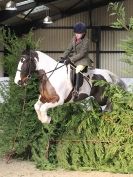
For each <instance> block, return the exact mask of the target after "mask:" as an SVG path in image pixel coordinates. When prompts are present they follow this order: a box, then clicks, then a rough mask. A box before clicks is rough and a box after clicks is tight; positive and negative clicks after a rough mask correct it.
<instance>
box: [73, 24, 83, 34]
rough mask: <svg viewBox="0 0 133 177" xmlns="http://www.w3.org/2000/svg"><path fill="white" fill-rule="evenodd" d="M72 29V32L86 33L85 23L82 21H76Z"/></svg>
mask: <svg viewBox="0 0 133 177" xmlns="http://www.w3.org/2000/svg"><path fill="white" fill-rule="evenodd" d="M73 29H74V33H79V34H80V33H86V25H85V24H84V23H82V22H79V23H76V24H75V25H74V28H73Z"/></svg>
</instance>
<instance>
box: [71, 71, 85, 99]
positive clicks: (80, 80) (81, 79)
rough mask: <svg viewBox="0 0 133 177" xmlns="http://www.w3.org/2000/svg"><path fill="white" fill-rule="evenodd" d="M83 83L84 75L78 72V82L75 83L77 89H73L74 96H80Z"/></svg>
mask: <svg viewBox="0 0 133 177" xmlns="http://www.w3.org/2000/svg"><path fill="white" fill-rule="evenodd" d="M82 83H83V76H82V74H81V73H77V74H76V83H75V89H74V91H73V96H74V98H78V96H79V88H80V87H81V85H82Z"/></svg>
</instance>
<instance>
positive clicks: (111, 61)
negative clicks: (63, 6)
mask: <svg viewBox="0 0 133 177" xmlns="http://www.w3.org/2000/svg"><path fill="white" fill-rule="evenodd" d="M124 5H125V9H126V13H127V15H128V17H127V20H128V19H129V17H131V16H132V15H133V11H132V5H133V0H125V1H124ZM78 21H83V22H84V23H86V25H89V24H90V22H89V12H82V13H79V14H76V15H73V16H71V17H67V18H63V19H60V20H58V21H56V22H55V23H54V24H53V25H51V26H52V27H68V26H73V25H74V24H75V23H76V22H78ZM113 21H114V17H112V16H109V12H108V11H107V6H104V7H100V8H97V9H94V10H93V11H92V25H93V26H110V25H111V23H112V22H113ZM72 35H73V31H72V29H58V28H55V29H54V28H53V29H39V30H37V31H35V39H36V40H37V39H41V41H40V45H39V48H40V49H41V50H44V51H64V50H65V49H66V47H67V46H68V43H69V41H70V39H71V37H72ZM127 35H128V34H127V32H126V31H106V30H103V31H101V42H100V51H101V54H100V68H106V69H109V70H111V71H112V72H114V73H116V74H117V75H119V76H121V77H129V74H127V73H124V72H123V70H124V71H125V70H126V69H129V66H128V65H127V64H125V63H123V62H121V59H122V54H121V53H115V51H120V50H121V49H120V46H119V44H120V43H121V40H122V39H125V38H126V37H127ZM88 36H89V38H90V51H92V52H91V53H90V54H89V56H90V58H92V59H93V60H94V61H95V59H96V54H95V53H94V52H93V51H95V50H96V44H95V43H94V42H92V41H91V30H88ZM106 51H108V53H107V52H106ZM109 51H111V52H110V53H109ZM113 51H114V52H113ZM48 55H50V56H51V57H53V58H55V59H56V60H58V58H59V56H61V53H57V52H55V53H53V52H50V53H48Z"/></svg>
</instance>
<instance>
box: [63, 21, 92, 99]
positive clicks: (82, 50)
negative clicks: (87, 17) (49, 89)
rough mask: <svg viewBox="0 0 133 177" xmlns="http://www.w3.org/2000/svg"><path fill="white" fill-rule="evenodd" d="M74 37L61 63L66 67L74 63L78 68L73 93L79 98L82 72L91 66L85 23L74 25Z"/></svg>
mask: <svg viewBox="0 0 133 177" xmlns="http://www.w3.org/2000/svg"><path fill="white" fill-rule="evenodd" d="M73 30H74V36H73V38H72V40H71V42H70V44H69V46H68V48H67V49H66V50H65V52H64V53H63V56H62V57H61V60H60V62H64V63H65V64H66V65H67V64H69V63H70V62H72V63H73V64H74V65H75V66H76V84H75V90H74V92H73V94H74V97H75V98H77V97H78V92H79V82H80V81H79V80H80V78H81V77H80V76H81V74H80V72H82V71H83V70H84V69H85V68H86V66H89V65H90V59H89V57H88V52H89V39H88V38H87V36H86V30H87V27H86V25H85V24H84V23H82V22H79V23H76V24H75V25H74V28H73Z"/></svg>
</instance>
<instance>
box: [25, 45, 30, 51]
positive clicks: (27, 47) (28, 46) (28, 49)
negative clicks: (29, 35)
mask: <svg viewBox="0 0 133 177" xmlns="http://www.w3.org/2000/svg"><path fill="white" fill-rule="evenodd" d="M30 50H31V47H30V45H29V44H26V51H27V52H29V51H30Z"/></svg>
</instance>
